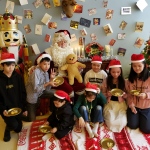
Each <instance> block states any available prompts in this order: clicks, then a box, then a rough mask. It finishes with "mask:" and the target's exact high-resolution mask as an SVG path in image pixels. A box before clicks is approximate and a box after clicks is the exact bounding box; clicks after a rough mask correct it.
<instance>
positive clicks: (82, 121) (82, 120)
mask: <svg viewBox="0 0 150 150" xmlns="http://www.w3.org/2000/svg"><path fill="white" fill-rule="evenodd" d="M79 127H85V121H84V119H83V118H82V117H80V118H79Z"/></svg>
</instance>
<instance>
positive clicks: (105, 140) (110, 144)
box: [100, 138, 115, 149]
mask: <svg viewBox="0 0 150 150" xmlns="http://www.w3.org/2000/svg"><path fill="white" fill-rule="evenodd" d="M100 144H101V146H102V148H104V149H108V148H112V147H114V145H115V142H114V141H113V140H112V139H110V138H103V139H102V140H101V141H100Z"/></svg>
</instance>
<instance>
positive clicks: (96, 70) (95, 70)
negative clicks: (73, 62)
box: [92, 63, 101, 73]
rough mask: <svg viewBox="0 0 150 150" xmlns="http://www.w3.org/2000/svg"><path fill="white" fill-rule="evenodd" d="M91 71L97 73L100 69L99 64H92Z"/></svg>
mask: <svg viewBox="0 0 150 150" xmlns="http://www.w3.org/2000/svg"><path fill="white" fill-rule="evenodd" d="M92 69H93V71H94V72H96V73H97V72H99V71H100V69H101V64H100V63H92Z"/></svg>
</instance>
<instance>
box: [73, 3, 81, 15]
mask: <svg viewBox="0 0 150 150" xmlns="http://www.w3.org/2000/svg"><path fill="white" fill-rule="evenodd" d="M82 10H83V5H79V4H76V5H75V8H74V13H82Z"/></svg>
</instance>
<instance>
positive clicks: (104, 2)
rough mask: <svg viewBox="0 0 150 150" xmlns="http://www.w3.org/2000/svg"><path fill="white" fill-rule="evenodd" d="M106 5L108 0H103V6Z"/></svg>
mask: <svg viewBox="0 0 150 150" xmlns="http://www.w3.org/2000/svg"><path fill="white" fill-rule="evenodd" d="M107 5H108V0H103V7H104V8H107Z"/></svg>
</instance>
